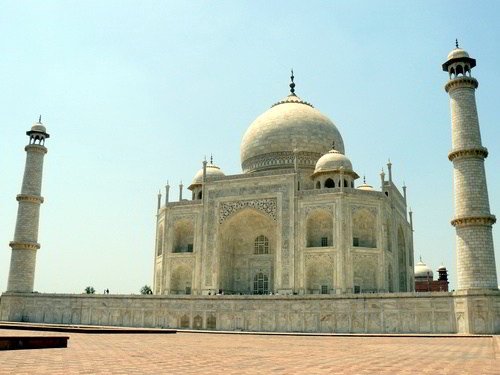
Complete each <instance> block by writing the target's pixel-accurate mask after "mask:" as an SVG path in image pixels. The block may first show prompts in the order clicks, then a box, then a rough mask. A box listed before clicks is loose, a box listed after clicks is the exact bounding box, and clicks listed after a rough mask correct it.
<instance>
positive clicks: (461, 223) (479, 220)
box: [451, 215, 497, 227]
mask: <svg viewBox="0 0 500 375" xmlns="http://www.w3.org/2000/svg"><path fill="white" fill-rule="evenodd" d="M496 221H497V218H496V217H495V215H488V216H465V217H457V218H456V219H453V220H452V221H451V225H453V226H454V227H469V226H476V225H486V226H491V225H493V224H495V223H496Z"/></svg>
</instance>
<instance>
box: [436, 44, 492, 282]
mask: <svg viewBox="0 0 500 375" xmlns="http://www.w3.org/2000/svg"><path fill="white" fill-rule="evenodd" d="M475 66H476V60H475V59H473V58H471V57H469V54H468V53H467V52H466V51H464V50H463V49H461V48H458V42H457V48H455V49H454V50H453V51H451V52H450V53H449V55H448V59H447V61H446V62H445V63H444V64H443V70H444V71H446V72H448V74H449V78H450V80H449V81H448V82H447V83H446V85H445V90H446V92H447V93H448V94H449V95H450V105H451V127H452V130H451V132H452V150H451V152H450V153H449V155H448V159H450V161H451V162H452V163H453V187H454V199H455V216H454V218H453V220H452V222H451V224H452V225H453V226H454V227H455V230H456V246H457V274H458V289H459V290H460V289H461V290H467V289H498V284H497V274H496V267H495V253H494V250H493V237H492V233H491V230H492V225H493V224H494V223H495V221H496V219H495V216H493V215H491V214H490V205H489V201H488V189H487V186H486V175H485V171H484V159H485V158H486V157H487V156H488V150H487V149H486V148H485V147H483V146H482V144H481V133H480V130H479V120H478V116H477V108H476V98H475V91H476V88H477V87H478V82H477V80H476V79H475V78H474V77H472V75H471V70H472V68H474V67H475Z"/></svg>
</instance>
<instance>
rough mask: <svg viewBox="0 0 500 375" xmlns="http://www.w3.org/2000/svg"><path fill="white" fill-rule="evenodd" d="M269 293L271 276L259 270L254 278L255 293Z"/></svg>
mask: <svg viewBox="0 0 500 375" xmlns="http://www.w3.org/2000/svg"><path fill="white" fill-rule="evenodd" d="M268 293H269V277H267V275H265V274H263V273H262V272H259V273H258V274H256V275H255V277H254V278H253V294H268Z"/></svg>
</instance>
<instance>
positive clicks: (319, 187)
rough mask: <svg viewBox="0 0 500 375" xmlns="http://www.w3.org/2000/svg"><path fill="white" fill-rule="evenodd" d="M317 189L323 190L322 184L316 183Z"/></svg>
mask: <svg viewBox="0 0 500 375" xmlns="http://www.w3.org/2000/svg"><path fill="white" fill-rule="evenodd" d="M316 189H321V182H319V181H318V182H316Z"/></svg>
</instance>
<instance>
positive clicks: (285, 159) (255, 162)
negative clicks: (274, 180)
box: [241, 151, 323, 173]
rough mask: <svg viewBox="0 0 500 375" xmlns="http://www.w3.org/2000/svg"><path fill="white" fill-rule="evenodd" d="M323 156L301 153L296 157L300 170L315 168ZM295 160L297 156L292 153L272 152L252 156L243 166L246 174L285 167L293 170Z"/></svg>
mask: <svg viewBox="0 0 500 375" xmlns="http://www.w3.org/2000/svg"><path fill="white" fill-rule="evenodd" d="M322 155H323V154H321V153H319V152H318V153H316V152H300V151H299V152H298V153H297V155H296V156H297V166H298V167H299V168H305V167H306V168H314V166H315V165H316V162H317V161H318V159H319V158H320V157H321V156H322ZM294 160H295V154H294V153H293V152H292V151H279V152H270V153H268V154H263V155H256V156H252V157H251V158H248V159H246V160H245V161H244V162H243V163H242V165H241V166H242V168H243V171H244V172H245V173H248V172H251V171H254V170H259V169H272V168H284V167H285V166H288V167H290V168H293V167H294Z"/></svg>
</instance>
